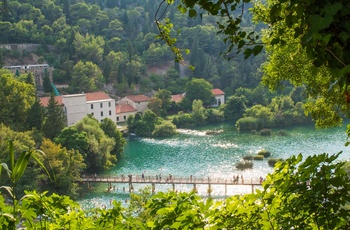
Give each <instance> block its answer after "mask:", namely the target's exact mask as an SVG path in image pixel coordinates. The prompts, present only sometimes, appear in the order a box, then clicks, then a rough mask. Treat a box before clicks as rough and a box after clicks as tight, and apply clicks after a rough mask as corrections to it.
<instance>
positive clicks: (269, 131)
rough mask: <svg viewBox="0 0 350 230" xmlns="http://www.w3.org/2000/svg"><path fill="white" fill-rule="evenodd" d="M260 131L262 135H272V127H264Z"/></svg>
mask: <svg viewBox="0 0 350 230" xmlns="http://www.w3.org/2000/svg"><path fill="white" fill-rule="evenodd" d="M259 133H260V135H261V136H271V129H262V130H260V132H259Z"/></svg>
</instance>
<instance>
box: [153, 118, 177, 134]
mask: <svg viewBox="0 0 350 230" xmlns="http://www.w3.org/2000/svg"><path fill="white" fill-rule="evenodd" d="M175 134H176V126H175V125H174V124H173V123H171V122H169V121H167V122H166V121H164V122H162V123H161V124H159V125H156V127H155V129H154V131H153V132H152V135H153V136H156V137H169V136H172V135H175Z"/></svg>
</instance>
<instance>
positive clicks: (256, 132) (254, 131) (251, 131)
mask: <svg viewBox="0 0 350 230" xmlns="http://www.w3.org/2000/svg"><path fill="white" fill-rule="evenodd" d="M250 134H253V135H256V134H258V131H256V130H255V129H253V130H250Z"/></svg>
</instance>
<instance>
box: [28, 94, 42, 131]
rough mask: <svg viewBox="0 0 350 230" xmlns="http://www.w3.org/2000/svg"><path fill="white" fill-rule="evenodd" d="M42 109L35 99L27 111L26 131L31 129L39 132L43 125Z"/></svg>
mask: <svg viewBox="0 0 350 230" xmlns="http://www.w3.org/2000/svg"><path fill="white" fill-rule="evenodd" d="M44 112H45V110H44V107H43V106H42V105H41V104H40V101H39V99H38V98H36V100H35V102H34V104H33V105H32V106H31V107H30V109H29V110H28V115H27V120H26V126H27V129H28V130H31V129H33V128H35V129H37V130H39V131H40V130H41V128H42V125H43V123H44V115H45V114H44Z"/></svg>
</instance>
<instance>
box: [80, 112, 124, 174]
mask: <svg viewBox="0 0 350 230" xmlns="http://www.w3.org/2000/svg"><path fill="white" fill-rule="evenodd" d="M75 127H76V129H77V130H78V132H79V133H84V132H85V133H86V134H87V138H88V140H89V147H88V149H87V151H86V155H85V154H83V155H84V163H85V164H86V170H87V171H88V172H96V171H99V170H103V169H108V168H110V167H111V166H113V165H114V163H115V162H116V160H117V159H116V156H115V155H112V154H111V151H112V150H113V148H114V146H115V140H114V138H111V137H109V136H107V135H106V134H105V132H104V131H103V130H102V129H101V127H100V124H99V122H98V121H97V120H96V119H95V118H94V117H92V116H91V115H88V116H86V117H84V118H83V119H82V120H80V121H79V122H77V123H76V124H75Z"/></svg>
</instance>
